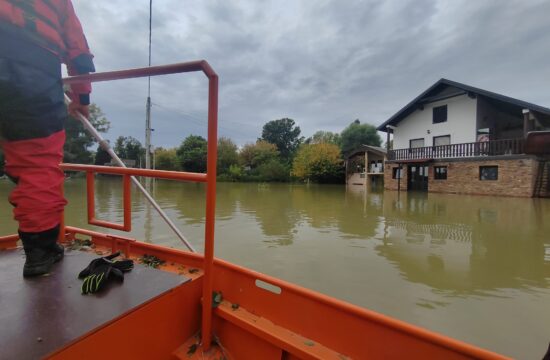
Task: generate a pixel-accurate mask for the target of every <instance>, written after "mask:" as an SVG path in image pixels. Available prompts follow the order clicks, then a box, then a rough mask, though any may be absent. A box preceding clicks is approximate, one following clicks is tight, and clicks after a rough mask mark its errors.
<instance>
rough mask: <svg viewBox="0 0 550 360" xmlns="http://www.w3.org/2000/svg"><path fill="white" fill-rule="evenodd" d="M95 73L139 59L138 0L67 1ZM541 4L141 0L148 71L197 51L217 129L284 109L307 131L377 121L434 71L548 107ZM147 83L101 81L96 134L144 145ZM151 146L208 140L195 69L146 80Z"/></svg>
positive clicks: (246, 135)
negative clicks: (215, 94)
mask: <svg viewBox="0 0 550 360" xmlns="http://www.w3.org/2000/svg"><path fill="white" fill-rule="evenodd" d="M74 6H75V8H76V11H77V14H78V15H79V17H80V20H81V22H82V24H83V27H84V30H85V32H86V34H87V37H88V42H89V44H90V47H91V49H92V52H93V53H94V55H95V63H96V67H97V70H98V71H108V70H117V69H123V68H132V67H142V66H147V61H148V47H147V43H148V30H149V23H148V16H149V1H148V0H132V1H127V0H94V1H89V0H74ZM548 14H550V1H548V0H540V1H537V0H518V1H508V0H480V1H473V0H466V1H458V0H457V1H449V0H439V1H424V0H414V1H402V0H396V1H389V0H384V1H359V0H357V1H351V0H303V1H300V0H278V1H259V0H247V1H245V0H243V1H239V0H231V1H229V0H219V1H218V0H212V1H210V0H201V1H198V0H195V1H191V0H153V48H152V49H153V55H152V63H153V65H161V64H169V63H176V62H183V61H190V60H198V59H205V60H207V61H208V62H209V63H210V64H211V65H212V67H213V68H214V69H215V70H216V72H217V73H218V75H219V77H220V101H219V120H220V131H219V133H220V136H227V137H230V138H232V139H233V140H234V141H235V142H236V143H238V144H239V145H242V144H244V143H247V142H252V141H255V140H256V138H258V137H259V136H260V134H261V129H262V126H263V124H265V123H266V122H267V121H270V120H274V119H280V118H283V117H290V118H292V119H294V120H295V121H296V122H297V124H298V125H299V126H300V128H301V129H302V135H304V136H310V135H311V134H313V133H314V132H315V131H317V130H330V131H335V132H340V131H341V130H342V129H343V128H344V127H345V126H347V125H348V124H349V123H350V122H351V121H353V120H354V119H357V118H358V119H360V120H361V122H367V123H371V124H373V125H379V124H380V123H382V122H383V121H385V120H386V119H388V118H389V117H390V116H391V115H393V114H394V113H395V112H397V111H398V110H399V109H400V108H401V107H402V106H404V105H405V104H406V103H408V102H409V101H410V100H412V99H413V98H414V97H416V96H417V95H419V94H420V92H422V91H424V90H425V89H426V88H428V87H429V86H430V85H432V84H433V83H434V82H436V81H437V80H438V79H440V78H442V77H444V78H448V79H450V80H454V81H458V82H463V83H466V84H468V85H472V86H476V87H480V88H482V89H486V90H490V91H494V92H498V93H501V94H504V95H508V96H512V97H516V98H519V99H522V100H525V101H529V102H533V103H535V104H538V105H542V106H547V107H550V91H549V89H550V21H549V20H548ZM146 96H147V82H146V80H145V79H143V80H132V81H119V82H116V83H110V84H107V83H100V84H97V85H96V86H95V87H94V92H93V94H92V101H94V102H95V103H97V104H98V105H99V106H100V107H101V108H102V109H103V111H104V112H105V114H106V115H107V117H108V119H109V120H110V121H111V124H112V128H111V130H110V131H109V134H108V135H107V137H108V138H110V139H114V138H116V137H117V136H119V135H131V136H134V137H136V138H138V139H139V140H140V141H142V142H143V140H144V127H145V125H144V124H145V101H146ZM151 96H152V101H153V104H154V106H153V113H152V116H153V127H154V128H155V132H154V133H153V144H154V145H156V146H164V147H169V146H175V145H179V143H180V142H181V140H182V139H184V138H185V137H186V136H187V135H189V134H197V135H203V136H205V135H206V96H207V82H206V78H205V77H204V76H203V75H202V74H194V75H189V74H186V75H176V76H166V77H161V78H154V79H153V80H152V94H151Z"/></svg>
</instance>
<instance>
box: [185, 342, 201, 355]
mask: <svg viewBox="0 0 550 360" xmlns="http://www.w3.org/2000/svg"><path fill="white" fill-rule="evenodd" d="M198 347H199V346H198V345H197V344H193V345H191V346H189V350H187V356H191V355H193V354H194V353H195V352H196V351H197V348H198Z"/></svg>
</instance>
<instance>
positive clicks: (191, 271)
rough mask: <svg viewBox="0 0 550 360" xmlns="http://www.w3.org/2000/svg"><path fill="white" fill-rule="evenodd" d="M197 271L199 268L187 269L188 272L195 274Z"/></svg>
mask: <svg viewBox="0 0 550 360" xmlns="http://www.w3.org/2000/svg"><path fill="white" fill-rule="evenodd" d="M198 272H199V269H195V268H193V269H189V274H195V273H198Z"/></svg>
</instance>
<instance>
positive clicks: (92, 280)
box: [78, 251, 134, 295]
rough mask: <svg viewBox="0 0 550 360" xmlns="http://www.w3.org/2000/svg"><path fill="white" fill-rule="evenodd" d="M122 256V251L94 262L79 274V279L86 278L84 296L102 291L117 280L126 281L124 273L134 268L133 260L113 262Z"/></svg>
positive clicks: (83, 284) (83, 288)
mask: <svg viewBox="0 0 550 360" xmlns="http://www.w3.org/2000/svg"><path fill="white" fill-rule="evenodd" d="M119 255H120V251H117V252H116V253H114V254H111V255H109V256H105V257H100V258H98V259H94V260H92V262H90V264H89V265H88V266H87V267H86V268H85V269H84V270H82V271H81V272H80V274H78V278H79V279H82V278H84V282H83V283H82V287H81V290H82V294H84V295H85V294H91V293H96V292H98V291H101V289H103V288H104V287H105V285H106V284H107V282H108V281H109V279H115V280H117V281H120V282H122V281H124V273H125V272H128V271H130V270H132V269H133V268H134V261H133V260H120V261H116V260H115V261H112V260H113V259H114V258H116V257H117V256H119Z"/></svg>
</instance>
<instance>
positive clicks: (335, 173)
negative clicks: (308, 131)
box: [292, 143, 344, 183]
mask: <svg viewBox="0 0 550 360" xmlns="http://www.w3.org/2000/svg"><path fill="white" fill-rule="evenodd" d="M292 174H293V175H294V176H296V177H298V178H300V179H303V180H311V181H314V182H319V183H330V182H341V181H342V180H343V179H344V175H343V165H342V159H341V156H340V149H339V148H338V146H337V145H334V144H327V143H319V144H304V145H302V146H301V147H300V149H299V150H298V152H297V154H296V157H295V158H294V162H293V163H292Z"/></svg>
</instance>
